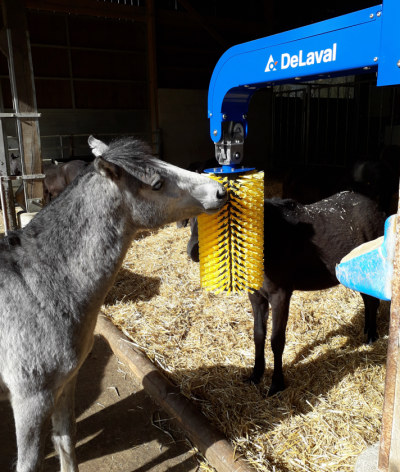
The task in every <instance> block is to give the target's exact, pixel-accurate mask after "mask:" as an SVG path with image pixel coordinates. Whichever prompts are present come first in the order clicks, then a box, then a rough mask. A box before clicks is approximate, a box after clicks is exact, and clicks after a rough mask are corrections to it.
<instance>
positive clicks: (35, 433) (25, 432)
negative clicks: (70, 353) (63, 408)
mask: <svg viewBox="0 0 400 472" xmlns="http://www.w3.org/2000/svg"><path fill="white" fill-rule="evenodd" d="M11 404H12V407H13V412H14V420H15V429H16V435H17V446H18V463H17V472H39V471H41V470H42V466H43V458H44V445H45V439H46V435H47V433H48V429H49V425H50V419H51V415H52V413H53V407H54V397H53V395H52V393H51V392H36V393H33V394H31V395H29V396H22V395H20V394H19V392H16V393H15V392H13V391H11Z"/></svg>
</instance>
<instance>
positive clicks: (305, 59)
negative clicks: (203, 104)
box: [265, 43, 337, 72]
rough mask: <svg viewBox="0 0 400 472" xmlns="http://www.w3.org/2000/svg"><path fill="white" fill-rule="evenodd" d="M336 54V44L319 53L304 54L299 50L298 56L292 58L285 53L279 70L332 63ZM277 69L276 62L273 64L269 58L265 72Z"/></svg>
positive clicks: (294, 55)
mask: <svg viewBox="0 0 400 472" xmlns="http://www.w3.org/2000/svg"><path fill="white" fill-rule="evenodd" d="M336 54H337V43H334V44H333V46H332V48H328V49H321V50H320V51H311V52H308V53H305V52H304V51H303V50H302V49H301V50H300V51H299V54H298V55H297V54H293V56H291V55H290V54H289V53H287V52H285V53H283V54H282V55H281V63H280V68H281V69H288V68H289V67H290V68H292V69H294V68H296V67H297V66H299V67H305V66H312V65H314V64H315V63H317V64H321V62H333V61H336ZM275 66H276V67H275ZM277 68H279V65H278V61H276V62H273V58H272V56H270V58H269V60H268V64H267V67H266V68H265V72H269V71H272V70H277Z"/></svg>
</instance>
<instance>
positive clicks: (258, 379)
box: [244, 372, 262, 385]
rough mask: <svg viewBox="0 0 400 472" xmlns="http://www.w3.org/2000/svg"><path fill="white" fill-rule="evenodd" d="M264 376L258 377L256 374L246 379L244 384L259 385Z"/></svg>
mask: <svg viewBox="0 0 400 472" xmlns="http://www.w3.org/2000/svg"><path fill="white" fill-rule="evenodd" d="M261 377H262V375H257V374H255V373H254V372H253V373H252V374H251V375H250V377H249V378H247V379H244V383H247V384H254V385H258V384H259V383H260V382H261Z"/></svg>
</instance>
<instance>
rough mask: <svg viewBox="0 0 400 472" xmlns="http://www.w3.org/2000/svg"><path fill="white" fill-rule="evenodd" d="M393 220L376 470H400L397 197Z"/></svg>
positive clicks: (399, 237)
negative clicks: (384, 363)
mask: <svg viewBox="0 0 400 472" xmlns="http://www.w3.org/2000/svg"><path fill="white" fill-rule="evenodd" d="M396 218H397V221H396V245H395V255H394V264H393V281H392V300H391V305H390V325H389V343H388V352H387V361H386V379H385V397H384V402H383V413H382V428H381V439H380V448H379V462H378V470H379V472H388V471H389V472H394V471H397V470H399V469H398V467H399V463H398V462H397V463H396V460H397V461H398V460H399V452H398V451H399V447H400V425H399V416H398V415H399V414H400V348H399V343H400V336H399V334H400V200H399V206H398V210H397V217H396Z"/></svg>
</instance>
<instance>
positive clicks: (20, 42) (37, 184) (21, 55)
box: [2, 0, 44, 211]
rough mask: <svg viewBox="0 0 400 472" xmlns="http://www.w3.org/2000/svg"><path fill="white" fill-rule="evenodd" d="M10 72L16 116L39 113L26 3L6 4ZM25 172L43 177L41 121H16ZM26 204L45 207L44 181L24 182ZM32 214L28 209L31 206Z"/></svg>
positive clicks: (9, 1)
mask: <svg viewBox="0 0 400 472" xmlns="http://www.w3.org/2000/svg"><path fill="white" fill-rule="evenodd" d="M2 9H3V19H4V26H5V28H6V30H7V43H8V54H9V60H8V64H9V72H10V79H11V88H12V94H13V105H14V111H15V112H16V113H37V107H36V93H35V81H34V77H33V69H32V58H31V52H30V42H29V33H28V23H27V18H26V9H25V1H24V0H3V1H2ZM17 126H18V135H19V147H20V153H21V161H22V169H23V173H24V174H25V175H30V174H43V164H42V154H41V148H40V135H39V123H38V118H29V119H20V120H19V121H18V120H17ZM24 190H25V198H26V201H27V203H29V201H30V200H32V201H33V200H35V202H36V203H41V204H42V205H43V204H44V199H43V197H44V187H43V181H38V180H30V181H26V180H25V181H24ZM27 209H28V211H29V205H28V208H27Z"/></svg>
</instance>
